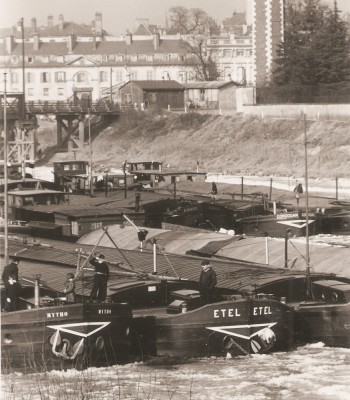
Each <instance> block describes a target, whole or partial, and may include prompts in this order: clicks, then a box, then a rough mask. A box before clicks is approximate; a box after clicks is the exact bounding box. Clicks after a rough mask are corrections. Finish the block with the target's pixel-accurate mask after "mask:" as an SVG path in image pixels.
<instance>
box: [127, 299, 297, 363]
mask: <svg viewBox="0 0 350 400" xmlns="http://www.w3.org/2000/svg"><path fill="white" fill-rule="evenodd" d="M293 319H294V315H293V309H292V308H290V307H288V306H286V305H285V304H283V303H281V302H280V301H277V300H273V299H269V298H265V299H258V298H243V299H237V300H228V301H223V302H218V303H212V304H208V305H205V306H202V307H200V308H198V309H195V310H192V311H187V312H185V313H179V314H176V315H171V314H168V315H157V314H154V315H148V316H145V315H144V313H142V315H140V316H139V317H137V314H136V312H135V313H134V328H135V330H136V332H137V337H138V343H139V345H140V347H141V352H142V354H143V355H146V354H148V355H151V356H171V357H206V356H226V355H227V353H230V354H231V355H232V356H236V355H248V354H252V353H253V354H255V353H266V352H272V351H280V350H287V349H288V348H291V346H292V345H293Z"/></svg>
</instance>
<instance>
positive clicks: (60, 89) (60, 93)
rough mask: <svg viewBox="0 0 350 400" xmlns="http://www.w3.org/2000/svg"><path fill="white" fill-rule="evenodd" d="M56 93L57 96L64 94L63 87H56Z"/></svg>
mask: <svg viewBox="0 0 350 400" xmlns="http://www.w3.org/2000/svg"><path fill="white" fill-rule="evenodd" d="M57 94H58V95H59V96H64V88H58V89H57Z"/></svg>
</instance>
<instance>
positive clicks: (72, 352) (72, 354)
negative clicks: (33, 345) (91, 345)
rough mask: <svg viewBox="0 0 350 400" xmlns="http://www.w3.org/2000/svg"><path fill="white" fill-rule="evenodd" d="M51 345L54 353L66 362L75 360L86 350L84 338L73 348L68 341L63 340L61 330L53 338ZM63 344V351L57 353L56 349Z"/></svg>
mask: <svg viewBox="0 0 350 400" xmlns="http://www.w3.org/2000/svg"><path fill="white" fill-rule="evenodd" d="M50 343H51V344H52V352H53V354H55V356H57V357H61V358H64V359H65V360H74V359H75V358H76V356H77V355H79V354H81V353H82V352H83V350H84V338H82V339H80V340H78V341H77V342H76V343H75V344H74V345H73V346H72V344H71V342H70V341H69V340H68V339H61V334H60V331H59V329H58V330H56V332H55V333H54V334H53V335H52V336H51V339H50ZM61 343H63V346H62V350H60V351H57V350H56V348H57V346H59V345H60V344H61Z"/></svg>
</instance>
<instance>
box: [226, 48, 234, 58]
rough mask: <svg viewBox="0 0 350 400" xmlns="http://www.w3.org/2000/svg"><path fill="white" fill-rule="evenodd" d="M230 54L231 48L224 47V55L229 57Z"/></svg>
mask: <svg viewBox="0 0 350 400" xmlns="http://www.w3.org/2000/svg"><path fill="white" fill-rule="evenodd" d="M231 56H232V50H228V49H225V50H224V57H231Z"/></svg>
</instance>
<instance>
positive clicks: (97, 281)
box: [2, 254, 217, 311]
mask: <svg viewBox="0 0 350 400" xmlns="http://www.w3.org/2000/svg"><path fill="white" fill-rule="evenodd" d="M89 262H90V264H91V265H92V266H93V267H94V271H95V275H94V281H93V286H92V290H91V293H90V300H91V301H96V300H97V301H99V302H104V301H105V300H106V298H107V282H108V279H109V276H110V273H109V266H108V263H107V262H106V260H105V256H104V255H103V254H98V255H96V256H94V257H93V258H92V259H91V260H90V261H89ZM18 263H19V258H18V257H14V258H13V260H12V262H11V263H10V264H8V265H6V266H5V268H4V271H3V273H2V281H3V283H4V286H5V299H6V301H5V306H4V307H3V311H17V310H19V297H20V291H21V285H20V284H19V282H18ZM216 284H217V278H216V273H215V271H214V270H213V268H212V267H211V265H210V262H209V261H202V271H201V274H200V277H199V292H200V296H201V298H202V299H203V302H205V303H211V302H213V300H214V288H215V286H216ZM63 292H64V293H65V296H66V302H67V303H74V302H75V301H76V294H75V277H74V274H73V273H71V272H69V273H68V274H67V280H66V284H65V288H64V290H63Z"/></svg>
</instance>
